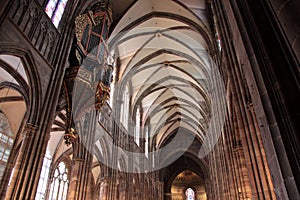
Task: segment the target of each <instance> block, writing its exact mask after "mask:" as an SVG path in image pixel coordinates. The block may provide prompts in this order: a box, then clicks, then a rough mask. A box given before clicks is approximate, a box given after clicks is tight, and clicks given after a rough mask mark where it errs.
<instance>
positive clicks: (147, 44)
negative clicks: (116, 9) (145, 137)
mask: <svg viewBox="0 0 300 200" xmlns="http://www.w3.org/2000/svg"><path fill="white" fill-rule="evenodd" d="M204 2H205V1H204V0H202V1H201V0H199V1H193V0H190V1H182V2H181V1H171V0H140V1H137V2H136V3H135V4H134V5H133V6H132V7H131V8H130V9H129V10H128V11H127V13H126V14H125V15H124V16H123V18H122V19H121V20H120V22H119V23H118V24H117V25H116V27H115V29H114V31H113V33H112V34H111V37H110V39H111V40H110V46H112V48H113V49H114V50H115V55H116V56H117V58H118V60H119V66H118V77H117V80H118V83H117V88H118V89H119V92H118V93H119V94H120V95H121V94H122V92H123V91H124V89H125V87H126V86H127V87H129V92H130V94H129V96H130V101H129V102H130V108H131V109H130V114H131V116H135V115H136V111H137V108H141V109H142V110H143V116H142V118H143V123H144V124H150V126H151V134H152V136H154V135H155V142H154V143H155V144H156V146H159V145H160V144H161V143H162V142H163V141H164V140H165V139H166V138H168V137H169V136H170V134H172V133H174V132H176V130H178V129H179V128H184V129H186V130H188V131H190V132H191V133H194V134H195V135H196V136H197V138H198V139H199V140H200V141H202V140H203V138H204V136H205V134H206V130H207V126H208V122H209V117H208V116H209V113H210V105H211V100H210V96H209V89H208V83H209V81H210V80H209V74H210V70H211V60H210V56H209V54H208V53H207V51H208V49H209V45H210V39H209V38H210V33H209V31H208V25H207V21H208V20H207V11H206V8H205V3H204ZM132 119H134V117H132Z"/></svg>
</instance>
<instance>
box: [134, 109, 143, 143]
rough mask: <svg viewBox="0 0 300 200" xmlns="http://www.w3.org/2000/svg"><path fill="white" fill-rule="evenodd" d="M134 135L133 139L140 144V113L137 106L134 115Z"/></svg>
mask: <svg viewBox="0 0 300 200" xmlns="http://www.w3.org/2000/svg"><path fill="white" fill-rule="evenodd" d="M135 117H136V118H135V136H134V140H135V143H136V144H137V145H138V146H140V123H141V115H140V109H139V108H138V109H137V110H136V116H135Z"/></svg>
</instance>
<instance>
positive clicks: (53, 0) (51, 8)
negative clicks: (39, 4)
mask: <svg viewBox="0 0 300 200" xmlns="http://www.w3.org/2000/svg"><path fill="white" fill-rule="evenodd" d="M67 2H68V0H49V1H48V3H47V6H46V9H45V11H46V13H47V15H48V16H49V17H50V19H51V21H52V23H53V24H54V26H55V27H56V28H57V27H58V25H59V22H60V21H61V18H62V16H63V14H64V11H65V8H66V5H67Z"/></svg>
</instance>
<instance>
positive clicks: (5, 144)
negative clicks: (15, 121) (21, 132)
mask: <svg viewBox="0 0 300 200" xmlns="http://www.w3.org/2000/svg"><path fill="white" fill-rule="evenodd" d="M13 137H14V136H13V133H12V131H11V128H10V125H9V122H8V120H7V118H6V116H5V115H4V114H3V113H2V112H0V181H1V179H2V176H3V173H4V170H5V167H6V164H7V161H8V158H9V155H10V150H11V148H12V144H13V139H14V138H13Z"/></svg>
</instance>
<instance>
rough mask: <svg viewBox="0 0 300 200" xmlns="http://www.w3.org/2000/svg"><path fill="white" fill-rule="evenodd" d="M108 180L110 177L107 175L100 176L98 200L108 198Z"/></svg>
mask: <svg viewBox="0 0 300 200" xmlns="http://www.w3.org/2000/svg"><path fill="white" fill-rule="evenodd" d="M109 182H110V178H109V177H108V176H105V177H103V178H101V183H100V192H99V198H98V199H99V200H107V199H108V192H109Z"/></svg>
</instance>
